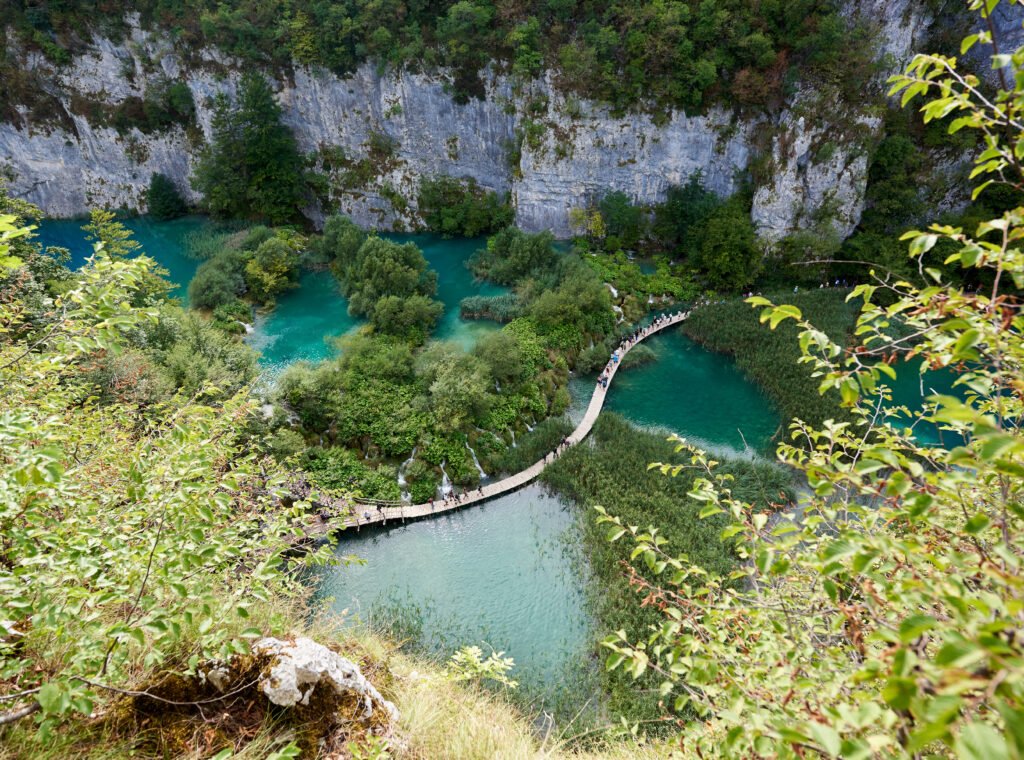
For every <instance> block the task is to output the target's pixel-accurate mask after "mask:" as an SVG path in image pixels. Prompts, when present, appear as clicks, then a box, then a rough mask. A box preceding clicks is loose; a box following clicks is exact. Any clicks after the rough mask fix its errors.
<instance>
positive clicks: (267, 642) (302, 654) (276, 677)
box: [207, 636, 398, 723]
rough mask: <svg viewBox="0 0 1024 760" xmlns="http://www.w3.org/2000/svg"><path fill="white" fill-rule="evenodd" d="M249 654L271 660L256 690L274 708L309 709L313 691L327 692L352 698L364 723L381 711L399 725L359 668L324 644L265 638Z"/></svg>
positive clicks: (392, 709)
mask: <svg viewBox="0 0 1024 760" xmlns="http://www.w3.org/2000/svg"><path fill="white" fill-rule="evenodd" d="M252 651H253V654H254V655H256V656H257V657H260V656H265V657H268V658H269V659H270V664H269V673H267V674H266V675H265V676H263V677H262V679H261V680H260V683H259V688H260V690H261V691H262V692H263V693H264V694H266V695H267V699H269V700H270V701H271V702H272V703H273V704H275V705H280V706H282V707H294V706H295V705H297V704H302V705H308V704H309V698H310V696H312V694H313V692H314V691H315V690H316V689H328V690H330V691H331V692H333V693H334V694H336V695H338V696H344V695H354V696H355V697H356V698H357V699H358V700H359V702H360V703H361V704H362V712H361V718H362V719H363V720H369V719H370V718H371V717H373V714H374V711H375V710H381V711H382V712H383V713H384V715H385V716H386V718H387V720H388V721H390V722H391V723H395V722H397V721H398V710H397V709H396V708H395V706H394V705H393V704H391V702H389V701H388V700H386V699H384V697H382V696H381V694H380V692H379V691H377V689H376V687H374V685H373V684H372V683H370V682H369V681H368V680H366V678H365V677H364V676H363V674H362V672H361V671H360V670H359V666H358V665H356V664H355V663H354V662H352V661H351V660H349V659H347V658H345V657H342V656H341V655H340V654H338V653H336V652H333V651H331V650H330V649H328V648H327V647H325V646H324V645H323V644H318V643H317V642H315V641H313V640H312V639H308V638H306V637H304V636H300V637H298V638H296V639H295V640H294V641H282V640H281V639H275V638H265V639H260V640H259V641H257V642H256V643H255V644H253V646H252ZM207 677H208V678H209V677H210V676H209V675H207ZM211 680H212V679H211Z"/></svg>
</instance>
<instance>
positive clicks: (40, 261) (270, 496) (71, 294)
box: [0, 197, 301, 739]
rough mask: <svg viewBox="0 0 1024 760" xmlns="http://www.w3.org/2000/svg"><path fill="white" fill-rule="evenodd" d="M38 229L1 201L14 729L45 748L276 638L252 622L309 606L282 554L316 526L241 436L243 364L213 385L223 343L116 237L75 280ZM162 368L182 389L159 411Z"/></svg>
mask: <svg viewBox="0 0 1024 760" xmlns="http://www.w3.org/2000/svg"><path fill="white" fill-rule="evenodd" d="M35 218H38V211H37V210H35V209H32V208H31V207H29V206H27V205H26V204H22V203H19V202H17V201H10V200H8V199H7V198H6V197H4V198H3V204H2V212H0V276H2V277H3V278H4V279H5V282H4V287H3V293H4V298H2V299H0V534H2V535H3V543H2V546H0V621H2V623H0V630H2V635H0V680H2V681H3V683H4V692H5V695H4V698H3V702H4V704H3V708H4V709H3V712H2V713H0V717H2V718H3V720H2V721H0V722H2V723H7V722H10V721H12V720H17V719H19V718H21V717H28V716H32V715H33V714H35V717H36V719H37V720H38V725H39V731H40V734H41V736H42V738H44V739H45V738H47V737H48V736H49V735H50V734H51V732H52V731H53V730H54V729H55V728H56V727H57V726H58V725H59V724H60V723H61V722H62V721H64V720H67V719H69V718H71V717H72V716H74V715H76V714H77V715H79V716H89V715H90V714H91V713H92V712H93V710H94V707H95V706H96V705H97V703H99V702H100V701H104V702H106V701H108V698H109V697H110V695H111V692H110V690H111V689H117V688H132V687H133V686H134V685H135V684H136V683H137V681H136V679H137V678H139V677H140V674H143V673H152V672H155V671H157V670H162V671H168V672H174V671H179V672H180V671H194V669H195V667H196V665H197V664H198V663H199V661H200V660H201V659H202V658H204V657H208V656H220V657H227V656H229V655H232V654H243V653H246V652H247V651H248V641H249V640H251V639H252V638H253V637H254V636H259V635H263V634H264V633H265V632H270V631H273V630H277V629H279V628H280V626H281V623H280V621H279V622H278V623H277V624H275V623H273V622H269V621H260V625H261V627H260V628H254V627H253V623H254V622H255V621H254V620H252V619H250V618H251V617H252V615H253V614H254V613H253V612H251V611H252V610H254V609H255V608H257V607H258V606H259V605H260V604H261V603H262V602H263V601H266V600H269V599H270V598H272V597H278V598H288V597H293V596H294V594H295V591H296V589H295V587H294V585H293V583H292V582H291V581H289V580H288V578H287V575H286V572H287V568H288V565H289V564H290V562H289V561H287V560H284V559H283V557H282V556H281V551H282V550H284V549H286V548H287V546H288V543H289V541H288V538H287V532H288V531H289V530H290V525H291V523H292V521H293V520H295V519H298V518H299V517H300V514H301V510H299V509H296V510H294V511H292V512H283V511H282V510H281V508H280V505H279V503H278V502H277V500H276V499H275V498H274V492H275V489H276V485H275V482H276V478H277V477H278V473H277V471H276V470H275V468H274V466H273V463H268V462H265V461H261V458H260V457H259V456H258V454H257V453H256V452H254V451H252V450H251V449H250V448H249V447H248V446H246V445H245V444H244V443H243V442H242V441H241V439H240V437H239V431H240V429H241V427H242V426H243V424H244V421H245V419H246V418H247V417H248V416H249V415H250V414H251V410H250V408H249V407H248V405H247V403H246V402H245V401H244V400H243V398H241V397H237V396H234V395H233V391H232V384H234V387H237V383H238V381H239V379H240V378H244V376H245V367H244V366H238V365H237V364H236V365H234V366H230V367H228V366H225V368H224V371H223V373H221V374H220V375H215V373H214V374H210V373H213V372H214V370H213V367H212V363H214V362H216V361H218V360H217V359H216V358H214V357H213V356H211V355H209V354H206V355H203V354H202V353H197V352H204V351H205V350H206V349H207V348H211V347H213V348H214V350H215V351H219V350H222V349H223V346H222V345H221V346H220V347H219V348H217V347H215V346H213V344H215V343H216V341H213V343H211V342H210V335H211V333H210V330H213V328H209V327H206V326H203V325H202V323H201V322H200V321H197V320H194V319H193V318H191V317H189V316H187V315H184V314H182V313H181V311H180V309H178V308H177V307H175V306H173V305H171V304H169V303H166V302H164V301H162V300H161V297H160V296H159V295H155V294H153V293H152V292H151V291H150V289H149V283H150V282H151V281H152V279H153V278H154V277H155V276H156V275H155V272H154V264H153V262H152V260H151V259H149V258H147V257H145V256H137V257H124V256H111V255H109V254H108V253H107V252H106V251H105V250H104V249H103V237H104V235H103V232H102V230H101V231H100V232H99V242H98V244H97V252H96V254H95V255H94V256H93V257H92V258H91V259H90V260H89V261H88V262H87V263H86V265H85V266H84V267H82V268H81V269H80V270H78V271H76V272H70V271H69V270H67V269H63V268H62V267H61V266H60V263H59V261H55V260H54V259H53V258H52V256H51V253H50V252H47V251H42V250H41V249H40V248H39V246H38V245H37V244H36V243H35V242H34V241H33V240H32V238H31V235H30V234H28V228H27V227H26V226H25V223H26V222H27V221H32V220H34V219H35ZM110 224H111V223H110V222H109V221H104V222H103V226H105V227H107V228H108V229H109V226H110ZM243 348H244V347H240V351H242V353H244V350H242V349H243ZM246 350H247V349H246ZM228 353H230V352H228ZM235 353H236V358H238V357H239V356H241V354H240V353H239V352H235ZM160 354H164V356H163V357H162V358H159V355H160ZM220 356H221V357H222V358H224V360H225V361H227V362H229V363H230V362H231V361H232V360H231V359H229V358H226V357H225V355H224V354H223V353H221V354H220ZM249 356H250V358H249V362H250V363H251V354H250V355H249ZM161 362H162V365H161V366H162V368H163V370H164V371H165V372H166V374H164V375H161V377H162V378H163V379H164V380H166V381H168V382H169V383H170V384H171V387H167V388H164V389H163V392H162V393H161V394H159V396H157V397H156V398H154V394H153V393H152V389H148V388H147V386H149V385H152V384H153V383H154V382H155V379H154V375H153V371H152V367H153V366H154V365H155V364H160V363H161ZM243 365H244V361H243ZM250 366H251V365H250ZM187 367H191V370H190V369H188V368H187ZM192 370H202V371H203V372H207V373H208V374H207V376H206V377H200V376H198V375H195V374H193V372H192ZM225 380H227V383H226V384H225V385H221V387H219V388H218V387H216V386H217V384H220V383H222V382H224V381H225ZM175 382H177V388H175V387H174V383H175ZM175 390H177V392H175ZM155 400H156V401H159V403H153V402H154V401H155ZM262 626H265V627H262Z"/></svg>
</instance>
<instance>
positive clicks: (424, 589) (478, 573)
mask: <svg viewBox="0 0 1024 760" xmlns="http://www.w3.org/2000/svg"><path fill="white" fill-rule="evenodd" d="M575 530H576V528H575V518H574V515H573V514H572V512H571V511H570V509H569V508H568V507H567V506H566V505H565V504H564V503H563V502H562V501H561V500H559V499H558V498H556V497H554V496H548V495H546V494H545V492H544V489H543V487H542V486H540V485H537V484H533V485H530V486H527V487H525V488H523V489H521V490H519V491H517V492H515V493H512V494H509V495H506V496H503V497H502V498H500V499H495V500H493V501H490V502H487V503H486V504H483V505H480V506H476V507H472V508H470V509H465V510H462V511H459V512H454V513H449V514H446V515H443V516H441V517H437V518H434V519H431V520H422V521H420V522H415V523H409V524H408V525H405V526H399V527H394V528H388V529H371V530H366V531H363V532H361V533H352V534H349V535H345V536H343V537H342V539H341V543H340V545H339V552H340V553H343V554H354V555H356V556H359V557H361V558H363V559H364V560H365V561H366V564H365V565H362V566H357V565H353V566H350V567H346V568H343V569H340V570H331V571H327V572H326V573H325V575H324V577H323V581H322V583H321V586H320V590H319V594H320V595H321V596H327V597H332V598H333V599H334V603H333V606H334V608H335V609H336V610H339V611H341V610H348V614H349V616H351V617H352V618H358V619H359V620H362V621H363V622H368V623H371V624H372V623H374V622H375V621H377V622H379V621H380V620H381V619H383V621H384V622H386V621H387V620H389V619H391V618H393V617H394V613H395V607H396V605H397V606H399V607H401V608H402V609H403V611H404V612H405V613H407V614H408V613H409V612H411V611H413V610H415V613H414V616H415V617H416V618H417V623H418V624H421V625H422V630H420V631H412V632H411V633H413V634H414V635H415V636H416V638H418V639H419V640H420V642H419V643H420V645H421V646H423V647H425V648H426V649H428V650H430V651H434V652H436V653H438V654H439V655H442V656H449V655H451V654H452V652H454V651H455V650H456V649H458V648H459V647H460V646H463V645H468V644H478V645H481V646H483V648H484V650H485V652H486V651H488V647H491V648H494V649H495V650H498V651H505V652H506V653H507V654H508V655H509V656H511V657H513V658H514V659H515V661H516V664H517V667H516V670H515V671H514V674H513V675H514V676H515V677H516V678H519V679H521V680H524V681H529V682H530V683H534V684H536V683H549V682H551V681H552V680H553V679H554V678H556V677H557V676H558V674H559V673H560V671H561V670H562V669H563V668H564V667H565V665H566V663H568V662H571V661H579V660H580V659H583V652H584V650H585V648H586V646H587V644H588V642H589V635H590V622H589V619H588V617H587V613H586V610H585V608H584V603H583V594H582V592H581V590H580V589H581V583H580V578H579V576H578V575H577V571H578V568H579V566H580V563H579V562H577V561H573V559H572V558H571V557H570V556H567V555H566V552H568V551H570V549H569V547H570V546H572V545H573V544H574V543H575V541H574V540H573V539H574V537H575V535H576V533H575ZM399 617H402V616H399ZM399 633H404V634H405V635H409V633H410V631H409V630H408V629H407V628H406V629H403V630H401V631H399Z"/></svg>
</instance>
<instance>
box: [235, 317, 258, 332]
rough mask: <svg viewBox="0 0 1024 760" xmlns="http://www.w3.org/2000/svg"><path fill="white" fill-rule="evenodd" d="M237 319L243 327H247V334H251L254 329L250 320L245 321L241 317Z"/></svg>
mask: <svg viewBox="0 0 1024 760" xmlns="http://www.w3.org/2000/svg"><path fill="white" fill-rule="evenodd" d="M235 321H236V322H238V324H240V325H241V326H242V327H244V328H245V334H246V335H251V334H252V331H253V329H254V328H253V326H252V325H250V324H249V323H248V322H243V321H242V320H240V319H236V320H235Z"/></svg>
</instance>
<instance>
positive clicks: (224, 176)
mask: <svg viewBox="0 0 1024 760" xmlns="http://www.w3.org/2000/svg"><path fill="white" fill-rule="evenodd" d="M193 184H194V185H195V188H196V189H197V190H199V192H201V193H202V194H203V197H204V202H205V204H206V207H207V208H208V209H209V211H210V212H211V213H212V214H213V215H215V216H220V217H230V218H237V219H252V220H259V221H266V222H269V223H271V224H283V223H286V222H288V221H291V220H293V219H296V218H297V217H298V216H299V212H300V210H301V208H302V206H304V205H305V202H306V199H305V189H306V181H305V177H304V163H303V158H302V156H301V155H300V154H299V150H298V147H297V145H296V143H295V138H294V137H293V136H292V133H291V130H290V129H289V128H288V127H287V126H285V125H284V124H282V123H281V107H280V106H279V105H278V104H277V101H276V100H275V99H274V93H273V90H271V89H270V85H269V84H268V83H267V80H266V79H265V78H264V77H263V76H262V75H261V74H258V73H254V72H248V73H246V74H245V76H244V77H243V78H242V81H241V83H240V85H239V89H238V96H237V98H236V100H235V101H234V102H231V101H230V100H229V99H228V98H227V97H226V96H219V97H218V99H217V103H216V106H215V109H214V116H213V136H212V138H211V140H210V144H209V145H208V146H207V147H206V149H205V150H204V151H203V153H202V155H201V156H200V159H199V164H198V165H197V167H196V172H195V177H194V178H193Z"/></svg>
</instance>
